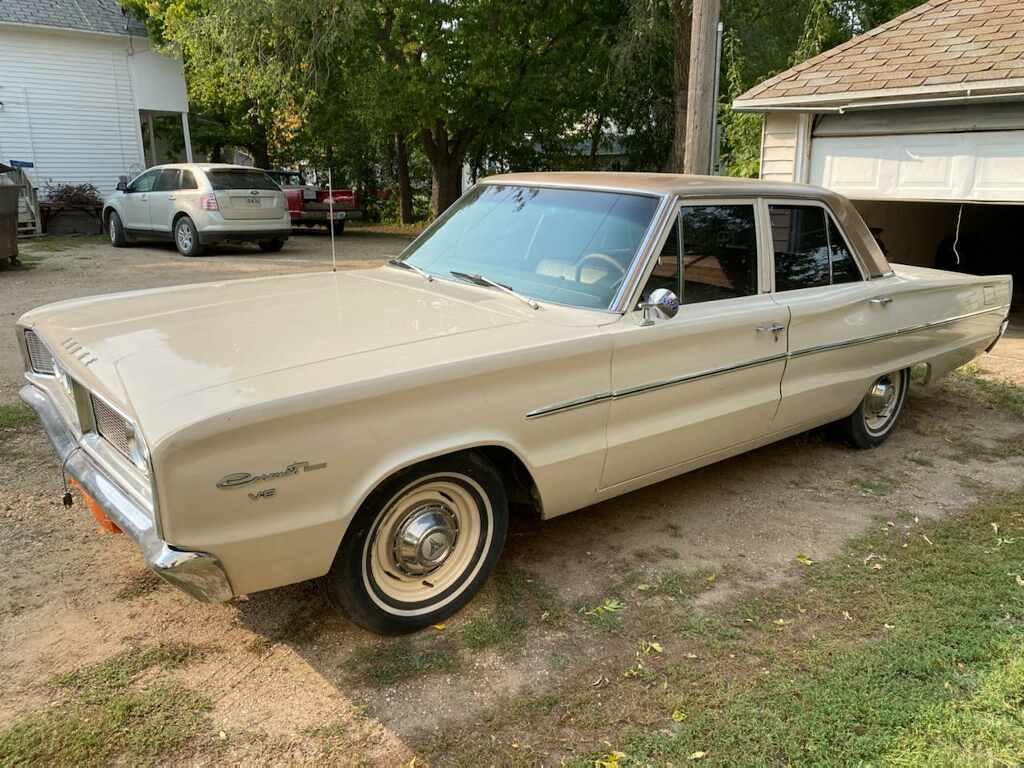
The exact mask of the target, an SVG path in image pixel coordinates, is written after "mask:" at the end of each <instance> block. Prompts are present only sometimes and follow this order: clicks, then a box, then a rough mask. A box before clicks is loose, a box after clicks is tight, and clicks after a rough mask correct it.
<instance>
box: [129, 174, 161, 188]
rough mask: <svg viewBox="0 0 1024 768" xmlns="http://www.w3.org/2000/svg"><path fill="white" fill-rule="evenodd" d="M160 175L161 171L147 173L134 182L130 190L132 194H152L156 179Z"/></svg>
mask: <svg viewBox="0 0 1024 768" xmlns="http://www.w3.org/2000/svg"><path fill="white" fill-rule="evenodd" d="M159 175H160V171H146V172H145V173H144V174H142V175H141V176H139V178H137V179H136V180H135V181H133V182H132V184H131V186H130V187H129V189H130V190H131V191H132V192H152V191H153V185H154V184H155V183H156V177H157V176H159Z"/></svg>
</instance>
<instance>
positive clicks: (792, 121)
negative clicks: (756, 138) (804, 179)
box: [761, 112, 799, 181]
mask: <svg viewBox="0 0 1024 768" xmlns="http://www.w3.org/2000/svg"><path fill="white" fill-rule="evenodd" d="M798 124H799V114H798V113H796V112H770V113H769V114H767V115H765V118H764V136H763V139H762V145H761V178H762V179H769V180H771V181H793V179H794V172H795V170H796V153H797V131H798Z"/></svg>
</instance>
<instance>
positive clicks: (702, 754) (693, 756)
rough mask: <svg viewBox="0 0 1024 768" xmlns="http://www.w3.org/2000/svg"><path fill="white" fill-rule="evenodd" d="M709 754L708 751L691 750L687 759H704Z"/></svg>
mask: <svg viewBox="0 0 1024 768" xmlns="http://www.w3.org/2000/svg"><path fill="white" fill-rule="evenodd" d="M707 756H708V753H707V752H699V751H698V752H691V753H690V756H689V757H688V758H687V759H688V760H702V759H703V758H705V757H707Z"/></svg>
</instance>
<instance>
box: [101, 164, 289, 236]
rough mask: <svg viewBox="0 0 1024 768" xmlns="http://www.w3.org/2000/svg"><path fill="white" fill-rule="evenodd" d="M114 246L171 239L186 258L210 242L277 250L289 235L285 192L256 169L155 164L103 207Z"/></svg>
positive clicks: (122, 186) (119, 188)
mask: <svg viewBox="0 0 1024 768" xmlns="http://www.w3.org/2000/svg"><path fill="white" fill-rule="evenodd" d="M103 223H104V225H105V226H106V228H107V232H108V233H109V234H110V242H111V243H112V244H113V245H114V246H115V247H118V248H120V247H123V246H125V245H127V244H128V243H130V242H132V241H133V240H169V239H170V240H173V241H174V244H175V245H176V246H177V247H178V250H179V251H180V252H181V253H182V254H183V255H185V256H200V255H202V253H203V251H204V249H205V247H206V246H207V245H209V244H210V243H220V242H225V241H235V242H237V241H243V240H248V241H254V242H256V243H258V244H259V247H260V250H262V251H265V252H274V251H279V250H281V248H282V247H283V246H284V243H285V240H287V239H288V236H289V235H290V234H291V231H292V223H291V217H290V216H289V214H288V204H287V202H286V201H285V196H284V192H282V191H281V188H280V187H279V186H277V184H275V183H274V180H273V179H271V178H270V177H269V176H267V174H265V173H264V172H263V171H261V170H259V169H258V168H246V167H244V166H240V165H220V164H216V163H189V164H177V165H158V166H155V167H153V168H150V169H149V170H147V171H145V172H144V173H141V174H139V175H138V176H136V177H135V178H134V179H132V180H131V181H130V182H129V181H128V180H127V178H123V179H122V180H121V181H120V182H119V183H118V185H117V191H116V192H115V193H114V194H113V195H111V196H110V198H109V199H108V200H107V201H106V203H105V204H104V207H103Z"/></svg>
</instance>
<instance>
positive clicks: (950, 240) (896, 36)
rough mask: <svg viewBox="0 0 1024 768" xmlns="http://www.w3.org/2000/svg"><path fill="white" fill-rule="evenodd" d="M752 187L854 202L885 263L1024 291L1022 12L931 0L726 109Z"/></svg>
mask: <svg viewBox="0 0 1024 768" xmlns="http://www.w3.org/2000/svg"><path fill="white" fill-rule="evenodd" d="M734 107H735V108H736V109H738V110H742V111H753V112H762V113H764V114H765V123H764V132H763V136H762V152H761V176H762V178H766V179H774V180H785V181H798V182H804V183H811V184H818V185H821V186H824V187H828V188H830V189H833V190H835V191H837V192H840V193H841V194H843V195H846V196H847V197H849V198H851V199H852V200H854V201H855V203H856V204H857V207H858V208H859V209H860V211H861V214H862V215H863V216H864V218H865V220H866V221H867V223H868V226H870V227H871V228H872V229H873V230H874V231H875V233H876V236H877V237H878V239H879V242H880V243H881V245H882V246H883V248H884V249H885V250H886V251H887V252H888V254H889V257H890V258H891V259H892V260H893V261H897V262H902V263H908V264H919V265H923V266H938V267H940V268H943V269H957V270H961V271H965V272H973V273H977V274H993V273H1011V274H1013V275H1014V277H1015V279H1014V284H1015V288H1016V302H1017V303H1018V304H1019V303H1021V301H1022V298H1024V297H1022V292H1024V237H1022V235H1021V229H1022V227H1024V207H1022V206H1024V3H1021V2H1019V0H933V1H932V2H928V3H925V4H924V5H921V6H919V7H917V8H915V9H914V10H912V11H909V12H908V13H905V14H903V15H902V16H899V17H897V18H896V19H893V20H892V21H890V22H889V23H888V24H884V25H882V26H881V27H878V28H877V29H873V30H871V31H870V32H867V33H866V34H864V35H861V36H860V37H856V38H854V39H853V40H850V41H849V42H848V43H846V44H844V45H841V46H839V47H837V48H834V49H832V50H830V51H826V52H825V53H823V54H821V55H820V56H817V57H816V58H813V59H810V60H808V61H806V62H804V63H803V64H800V65H798V66H796V67H794V68H792V69H790V70H787V71H785V72H783V73H781V74H779V75H778V76H776V77H774V78H772V79H770V80H768V81H766V82H764V83H762V84H761V85H759V86H757V87H756V88H754V89H752V90H751V91H749V92H747V93H745V94H743V96H741V97H740V98H739V99H737V100H736V102H735V104H734Z"/></svg>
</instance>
